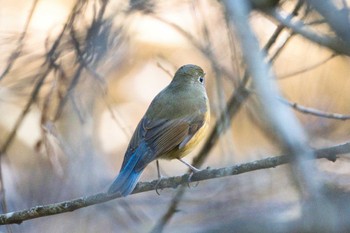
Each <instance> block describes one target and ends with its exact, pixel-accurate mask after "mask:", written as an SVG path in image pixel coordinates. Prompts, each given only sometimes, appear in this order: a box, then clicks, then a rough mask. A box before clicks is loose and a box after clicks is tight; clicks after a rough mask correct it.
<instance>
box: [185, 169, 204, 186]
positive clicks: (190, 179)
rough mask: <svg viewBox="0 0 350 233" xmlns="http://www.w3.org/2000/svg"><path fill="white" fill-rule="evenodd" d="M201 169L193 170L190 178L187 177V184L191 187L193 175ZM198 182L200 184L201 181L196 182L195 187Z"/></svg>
mask: <svg viewBox="0 0 350 233" xmlns="http://www.w3.org/2000/svg"><path fill="white" fill-rule="evenodd" d="M199 171H201V170H199V169H198V171H192V172H191V173H190V174H189V175H188V178H187V186H188V187H189V188H191V186H190V183H191V182H192V176H193V175H194V173H197V172H199ZM198 184H199V182H196V184H195V185H194V186H193V187H197V186H198Z"/></svg>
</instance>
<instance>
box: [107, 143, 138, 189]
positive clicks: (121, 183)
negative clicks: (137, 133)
mask: <svg viewBox="0 0 350 233" xmlns="http://www.w3.org/2000/svg"><path fill="white" fill-rule="evenodd" d="M144 149H145V148H142V146H141V148H140V147H139V148H138V149H137V150H136V151H135V152H134V154H132V155H131V156H130V158H129V161H127V163H126V165H125V166H124V167H122V169H121V170H120V173H119V175H118V176H117V178H116V179H115V180H114V181H113V183H112V185H111V186H110V187H109V189H108V193H109V194H113V193H120V194H121V195H122V196H127V195H129V194H130V193H131V192H132V191H133V190H134V188H135V186H136V184H137V181H138V180H139V178H140V176H141V173H142V171H143V169H141V170H137V171H136V170H135V166H136V165H137V163H138V162H139V160H140V159H141V157H143V156H142V155H143V153H145V151H144Z"/></svg>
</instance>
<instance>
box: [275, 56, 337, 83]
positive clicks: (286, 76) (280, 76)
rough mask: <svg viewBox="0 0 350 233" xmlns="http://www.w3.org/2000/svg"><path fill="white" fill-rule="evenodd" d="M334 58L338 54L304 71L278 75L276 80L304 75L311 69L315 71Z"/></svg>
mask: <svg viewBox="0 0 350 233" xmlns="http://www.w3.org/2000/svg"><path fill="white" fill-rule="evenodd" d="M336 56H338V54H332V55H330V56H329V57H327V58H326V59H324V60H322V61H320V62H317V63H315V64H312V65H310V66H308V67H306V68H304V69H301V70H297V71H294V72H290V73H287V74H283V75H279V76H278V79H285V78H289V77H292V76H295V75H298V74H302V73H306V72H309V71H311V70H313V69H316V68H317V67H319V66H321V65H323V64H325V63H327V62H328V61H330V60H332V59H333V58H335V57H336Z"/></svg>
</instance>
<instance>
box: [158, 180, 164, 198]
mask: <svg viewBox="0 0 350 233" xmlns="http://www.w3.org/2000/svg"><path fill="white" fill-rule="evenodd" d="M163 178H164V177H163V176H161V177H159V178H158V181H157V183H156V193H157V194H158V195H159V196H160V192H159V188H158V186H159V184H160V182H161V181H162V179H163Z"/></svg>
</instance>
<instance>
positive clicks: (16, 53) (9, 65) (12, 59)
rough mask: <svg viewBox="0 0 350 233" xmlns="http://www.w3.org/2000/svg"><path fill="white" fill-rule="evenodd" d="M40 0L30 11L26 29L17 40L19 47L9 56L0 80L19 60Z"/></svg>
mask: <svg viewBox="0 0 350 233" xmlns="http://www.w3.org/2000/svg"><path fill="white" fill-rule="evenodd" d="M38 2H39V0H34V2H33V5H32V7H31V9H30V11H29V15H28V18H27V20H26V23H25V25H24V29H23V32H22V33H21V36H20V37H19V38H18V41H17V47H16V49H15V50H14V51H13V52H12V53H11V55H10V57H9V58H8V62H7V66H6V68H5V70H4V71H3V72H2V74H1V75H0V81H1V80H2V79H3V78H4V77H5V76H6V75H7V74H8V72H10V70H11V68H12V66H13V64H14V63H15V61H16V60H17V58H18V57H19V56H20V55H21V53H22V49H23V45H24V43H23V40H24V38H25V37H26V35H27V31H28V28H29V25H30V22H31V20H32V17H33V14H34V11H35V8H36V6H37V4H38Z"/></svg>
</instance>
